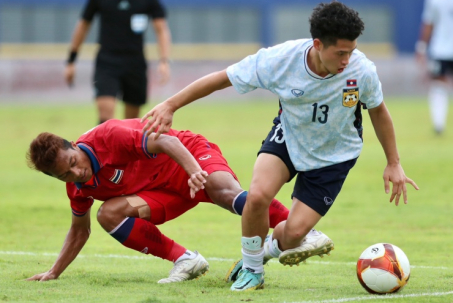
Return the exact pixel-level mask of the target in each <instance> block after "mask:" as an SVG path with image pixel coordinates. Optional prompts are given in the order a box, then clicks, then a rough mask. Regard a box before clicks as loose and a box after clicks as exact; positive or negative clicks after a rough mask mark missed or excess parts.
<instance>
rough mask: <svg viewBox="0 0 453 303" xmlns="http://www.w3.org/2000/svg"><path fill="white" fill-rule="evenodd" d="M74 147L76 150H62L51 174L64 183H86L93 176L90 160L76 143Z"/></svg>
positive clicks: (73, 144)
mask: <svg viewBox="0 0 453 303" xmlns="http://www.w3.org/2000/svg"><path fill="white" fill-rule="evenodd" d="M72 147H73V148H74V149H72V148H69V149H67V150H64V149H60V151H59V152H58V155H57V159H56V161H55V163H56V165H55V168H54V169H53V170H51V171H50V173H51V175H52V176H53V177H55V178H57V179H58V180H61V181H64V182H80V183H85V182H87V181H89V180H90V179H91V177H92V176H93V169H92V168H91V161H90V158H89V157H88V155H87V154H86V153H85V152H84V151H82V150H81V149H80V148H79V147H78V146H77V145H76V144H75V143H74V142H72Z"/></svg>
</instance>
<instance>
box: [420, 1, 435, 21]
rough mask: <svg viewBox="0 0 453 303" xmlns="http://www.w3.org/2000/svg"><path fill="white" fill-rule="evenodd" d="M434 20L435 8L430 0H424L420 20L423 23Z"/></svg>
mask: <svg viewBox="0 0 453 303" xmlns="http://www.w3.org/2000/svg"><path fill="white" fill-rule="evenodd" d="M435 20H436V10H435V8H434V4H433V1H432V0H425V5H424V7H423V14H422V21H423V23H425V24H433V23H434V21H435Z"/></svg>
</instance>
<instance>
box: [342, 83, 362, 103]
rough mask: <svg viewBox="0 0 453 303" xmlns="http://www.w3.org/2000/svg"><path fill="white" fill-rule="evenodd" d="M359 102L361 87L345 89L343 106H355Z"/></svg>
mask: <svg viewBox="0 0 453 303" xmlns="http://www.w3.org/2000/svg"><path fill="white" fill-rule="evenodd" d="M357 102H359V88H358V87H356V88H345V89H343V106H346V107H353V106H355V105H356V104H357Z"/></svg>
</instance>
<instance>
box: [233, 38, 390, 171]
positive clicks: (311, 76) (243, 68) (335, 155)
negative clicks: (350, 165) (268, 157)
mask: <svg viewBox="0 0 453 303" xmlns="http://www.w3.org/2000/svg"><path fill="white" fill-rule="evenodd" d="M312 46H313V40H311V39H301V40H293V41H288V42H285V43H283V44H279V45H276V46H274V47H270V48H266V49H261V50H259V51H258V52H257V53H256V54H254V55H252V56H248V57H247V58H245V59H243V60H242V61H240V62H238V63H236V64H234V65H231V66H229V67H228V68H227V74H228V77H229V79H230V81H231V83H232V84H233V86H234V88H235V89H236V90H237V91H238V92H239V93H241V94H243V93H246V92H249V91H252V90H254V89H256V88H264V89H267V90H269V91H271V92H273V93H274V94H276V95H277V96H278V97H279V99H280V103H281V106H282V109H283V111H282V114H281V121H282V127H283V132H284V134H285V140H286V146H287V148H288V152H289V156H290V158H291V161H292V163H293V164H294V167H295V168H296V170H298V171H309V170H313V169H317V168H322V167H326V166H329V165H333V164H337V163H341V162H345V161H347V160H351V159H354V158H357V157H358V156H359V154H360V152H361V150H362V145H363V143H362V139H361V137H360V136H359V133H358V130H357V128H356V127H355V126H354V121H355V120H356V116H355V111H356V108H357V104H358V101H359V100H360V101H361V102H362V103H363V104H365V105H366V107H367V108H374V107H377V106H379V105H380V104H381V102H382V101H383V95H382V89H381V83H380V81H379V78H378V75H377V73H376V67H375V65H374V63H373V62H371V61H370V60H368V59H367V58H366V57H365V55H364V54H363V53H362V52H360V51H358V50H354V52H353V53H352V55H351V58H350V60H349V65H348V66H347V67H346V68H345V69H344V71H343V72H342V73H340V74H336V75H328V76H326V77H324V78H322V77H320V76H318V75H316V74H315V73H314V72H312V71H311V70H310V69H309V67H308V64H307V56H308V52H309V50H310V48H311V47H312Z"/></svg>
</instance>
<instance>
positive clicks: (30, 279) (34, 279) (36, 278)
mask: <svg viewBox="0 0 453 303" xmlns="http://www.w3.org/2000/svg"><path fill="white" fill-rule="evenodd" d="M25 280H26V281H36V280H39V275H34V276H33V277H30V278H27V279H25Z"/></svg>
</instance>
